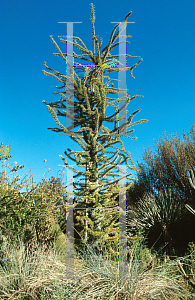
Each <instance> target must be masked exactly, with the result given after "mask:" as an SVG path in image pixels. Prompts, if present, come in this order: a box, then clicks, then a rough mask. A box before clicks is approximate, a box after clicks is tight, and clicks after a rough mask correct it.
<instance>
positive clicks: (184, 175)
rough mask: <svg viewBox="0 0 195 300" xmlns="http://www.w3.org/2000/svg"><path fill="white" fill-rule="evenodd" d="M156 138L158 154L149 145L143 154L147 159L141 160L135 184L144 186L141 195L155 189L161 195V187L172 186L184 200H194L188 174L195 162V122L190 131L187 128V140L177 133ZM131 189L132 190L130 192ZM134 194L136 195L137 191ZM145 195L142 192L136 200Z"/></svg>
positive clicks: (184, 135)
mask: <svg viewBox="0 0 195 300" xmlns="http://www.w3.org/2000/svg"><path fill="white" fill-rule="evenodd" d="M164 135H165V138H164V140H163V139H160V140H159V142H156V145H157V147H156V152H157V154H155V153H154V154H152V151H151V150H150V149H149V150H148V151H145V153H144V155H143V161H144V162H143V163H138V162H137V163H138V173H137V177H138V181H137V182H136V183H135V186H136V187H137V190H138V187H139V188H140V196H141V195H143V191H144V192H145V193H149V192H152V193H153V194H155V195H157V194H158V193H159V192H160V191H163V190H165V189H167V188H171V189H172V190H174V191H176V192H177V194H178V196H179V197H180V198H181V199H183V201H184V202H187V201H191V200H192V198H193V197H194V196H195V195H194V191H193V189H192V188H191V186H190V184H189V179H188V174H189V171H190V169H192V168H193V166H194V165H195V133H194V128H193V126H192V127H191V130H190V135H191V138H190V137H189V134H186V133H185V131H184V132H183V142H181V141H180V139H179V138H178V137H177V133H176V132H175V135H172V134H171V135H170V138H168V136H167V135H166V134H165V133H164ZM130 193H131V192H130ZM131 194H132V198H133V192H132V193H131ZM138 198H141V197H139V196H138V194H137V197H136V198H134V200H136V199H137V200H138Z"/></svg>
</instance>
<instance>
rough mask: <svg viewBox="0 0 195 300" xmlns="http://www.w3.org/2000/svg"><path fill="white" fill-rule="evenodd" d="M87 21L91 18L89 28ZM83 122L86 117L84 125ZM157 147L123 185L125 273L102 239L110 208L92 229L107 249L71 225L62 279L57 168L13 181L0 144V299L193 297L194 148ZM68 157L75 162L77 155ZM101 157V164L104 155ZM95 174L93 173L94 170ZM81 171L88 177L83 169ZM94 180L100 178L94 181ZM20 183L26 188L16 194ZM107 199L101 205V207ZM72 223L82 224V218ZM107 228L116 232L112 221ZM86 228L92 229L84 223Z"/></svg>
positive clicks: (61, 192) (62, 190) (114, 248)
mask: <svg viewBox="0 0 195 300" xmlns="http://www.w3.org/2000/svg"><path fill="white" fill-rule="evenodd" d="M93 19H94V12H93V10H92V20H93ZM126 19H127V17H126ZM93 25H94V24H93V22H92V28H93V30H94V26H93ZM116 28H117V27H115V29H116ZM113 35H114V31H113ZM94 36H95V33H94V31H93V37H94ZM115 37H116V35H115ZM110 41H111V39H110ZM112 41H113V40H112ZM96 42H97V40H96ZM94 45H95V44H94ZM96 45H98V43H96ZM110 45H111V44H110ZM110 45H109V47H110ZM109 47H108V48H107V50H106V51H107V53H108V51H109ZM94 48H95V46H94ZM97 48H98V47H97ZM99 48H100V45H99ZM102 63H103V62H102ZM131 70H132V69H131ZM101 71H102V70H101V68H100V73H101ZM98 72H99V71H98ZM92 73H93V71H92ZM58 75H59V74H58ZM97 77H98V76H97ZM90 78H91V79H92V77H90ZM91 79H90V80H91ZM90 80H89V86H90V89H91V90H92V91H93V92H94V93H95V87H96V88H98V86H99V87H100V86H101V84H100V82H98V81H97V82H93V81H90ZM93 84H94V85H93ZM98 84H99V85H98ZM93 88H94V90H93ZM90 97H91V98H90ZM90 97H89V98H90V99H91V100H90V101H92V100H94V98H93V95H90ZM97 98H98V97H97ZM92 102H93V101H92ZM96 104H98V103H96ZM100 104H101V103H100ZM103 104H104V105H105V102H103ZM100 106H101V105H100ZM100 106H98V105H97V106H96V107H95V109H96V110H97V109H98V108H100ZM50 111H51V112H52V114H53V116H54V117H56V115H55V112H56V110H55V109H53V110H52V108H51V109H50ZM89 116H90V114H89ZM103 118H104V114H103ZM56 120H57V117H56ZM89 120H90V118H89ZM102 120H103V119H102ZM96 121H97V119H96ZM58 125H59V123H58ZM89 125H90V122H89V124H88V128H89V127H90V126H89ZM131 125H132V124H131ZM96 126H97V122H96ZM60 127H61V129H62V130H64V127H63V126H60ZM85 134H86V136H87V133H85ZM108 136H109V135H108ZM100 137H101V136H100ZM111 137H112V136H111ZM93 138H94V137H93ZM117 138H118V139H119V137H117ZM92 141H93V139H92ZM175 141H176V140H175ZM186 141H187V140H186ZM88 142H89V140H88ZM106 142H107V139H106V137H105V144H106ZM85 143H86V141H85ZM99 144H100V143H99ZM99 144H98V146H99ZM106 145H107V146H108V145H109V142H108V143H107V144H106ZM105 148H106V147H105ZM159 149H160V151H159V152H158V153H160V155H159V156H155V159H152V156H151V153H150V154H148V159H146V161H147V162H148V165H149V167H148V169H147V168H145V167H144V165H142V166H141V167H140V169H139V174H138V182H137V183H134V185H132V186H131V188H130V190H129V194H128V212H127V216H128V219H129V222H128V224H127V234H128V236H127V241H128V249H127V250H128V251H127V261H128V265H127V274H126V276H124V277H123V278H119V274H118V236H114V237H113V236H111V237H108V236H109V232H108V230H109V229H110V228H111V226H110V225H111V223H112V221H113V220H114V221H116V220H117V218H118V211H117V212H116V211H115V212H114V211H113V212H112V215H111V214H108V215H107V212H105V215H104V218H102V219H101V218H100V216H101V213H100V212H98V213H97V216H96V217H97V218H96V221H97V223H96V224H97V226H98V225H100V226H101V230H102V232H104V237H105V236H106V235H107V240H109V243H108V244H109V245H110V247H109V248H108V247H104V248H103V247H101V249H100V250H101V251H100V252H98V251H95V250H94V248H92V247H91V246H90V244H89V243H86V242H85V240H84V238H83V237H82V236H81V234H80V233H81V231H80V233H79V231H77V229H76V228H75V231H76V232H77V234H78V235H79V236H80V243H79V244H77V247H75V249H74V268H75V269H74V278H71V279H68V278H67V273H66V242H67V239H66V235H65V231H66V222H65V220H66V203H65V202H66V198H67V195H68V191H67V190H66V186H64V184H63V181H62V177H63V172H62V173H61V177H56V178H55V177H54V176H53V177H52V178H51V179H50V180H49V181H48V180H47V176H48V174H46V176H45V173H44V175H43V179H42V181H41V182H40V183H38V184H36V183H35V182H34V181H33V177H32V176H31V175H30V178H28V177H27V175H25V177H24V178H23V179H22V180H21V178H20V177H19V176H16V173H17V171H18V170H19V169H22V168H23V166H22V165H18V164H17V163H16V162H15V166H14V167H10V165H9V158H10V157H11V156H10V155H9V152H10V148H9V146H4V144H3V143H1V147H0V160H1V162H2V167H3V168H4V170H3V172H1V178H0V299H10V300H11V299H21V300H22V299H24V300H32V299H35V300H36V299H41V300H44V299H75V300H77V299H78V300H82V299H97V300H98V299H99V300H106V299H108V300H122V299H130V300H136V299H159V300H161V299H174V300H177V299H178V300H179V299H184V300H189V299H192V300H193V299H195V291H194V289H195V241H193V236H192V235H191V236H190V230H189V228H193V223H194V206H193V200H194V198H193V197H194V194H193V193H194V191H195V189H194V187H195V179H194V173H193V171H192V169H193V168H192V166H193V165H194V161H195V160H194V156H193V155H194V145H193V144H191V143H190V142H188V143H186V144H185V145H182V146H181V145H180V144H179V142H177V143H176V149H177V153H176V152H174V143H173V140H171V141H170V142H169V141H168V140H167V141H166V143H165V142H164V143H161V144H160V146H159ZM104 150H105V149H104ZM71 152H72V153H73V152H74V151H71ZM94 153H95V152H94ZM97 153H98V151H97ZM85 154H86V153H85ZM75 158H76V156H75ZM86 158H87V159H86ZM88 158H90V159H91V157H89V156H88V155H87V154H86V157H85V159H86V160H85V161H84V162H85V163H87V166H89V165H88V163H90V162H96V163H98V162H99V161H98V159H97V160H96V159H95V158H94V157H93V160H90V159H88ZM145 158H147V155H146V156H145ZM64 161H65V159H64ZM76 161H77V162H82V159H80V161H79V160H77V159H76ZM44 162H45V163H46V160H44ZM104 162H105V163H106V162H107V163H108V162H109V159H107V158H106V159H105V161H104ZM7 168H8V169H9V171H8V172H6V169H7ZM96 171H97V173H98V172H99V169H98V168H97V169H96ZM188 171H190V174H191V178H187V179H188V180H189V182H188V181H187V180H186V176H187V172H188ZM45 172H46V169H45ZM86 172H87V170H86ZM152 172H153V173H152ZM185 172H186V173H185ZM87 174H88V175H91V172H90V173H87ZM98 174H99V173H98ZM98 174H96V175H98ZM152 174H153V176H152ZM169 174H170V179H169ZM11 177H13V178H11ZM93 179H94V178H91V179H90V180H89V182H90V181H92V182H93ZM96 179H97V176H96V177H95V180H96ZM99 179H100V181H99V183H100V182H101V179H102V178H101V177H100V178H98V180H99ZM174 180H175V181H174ZM161 181H162V182H161ZM95 182H96V181H95ZM24 187H25V188H26V191H25V192H21V189H22V188H24ZM85 188H86V187H85ZM88 188H89V190H90V191H91V192H92V191H93V192H94V195H96V196H97V198H95V199H96V200H97V199H103V200H104V197H103V196H102V195H103V194H101V193H100V191H97V190H96V187H95V188H94V189H91V188H90V185H88ZM113 188H114V193H113V191H112V189H113ZM127 188H128V185H127V186H126V189H127ZM89 190H88V189H86V190H85V189H83V193H84V194H85V196H87V198H88V199H92V198H93V197H90V194H89V193H88V191H89ZM118 191H119V186H118V183H117V181H116V182H114V183H112V185H109V186H108V190H107V194H108V195H112V196H113V195H114V194H115V196H116V194H117V193H118ZM187 196H188V197H187ZM185 197H186V198H185ZM112 200H113V202H108V203H109V205H110V204H114V203H115V202H114V200H115V201H116V199H114V197H113V198H112V197H111V198H109V201H112ZM117 200H118V199H117ZM186 201H187V202H188V204H186ZM94 203H95V202H94ZM108 203H107V202H102V205H103V204H104V205H107V204H108ZM88 204H89V203H88ZM189 204H190V205H189ZM94 215H95V214H94ZM77 216H79V214H78V215H77ZM78 220H79V218H78ZM80 220H81V221H82V220H88V221H89V222H90V218H89V217H88V218H80ZM91 221H92V219H91ZM106 222H108V223H106ZM116 224H117V222H116ZM116 224H115V225H116ZM83 225H84V224H83ZM112 225H113V224H112ZM186 228H188V232H187V231H185V229H186ZM112 229H113V231H114V233H115V232H117V229H116V228H114V226H113V227H112ZM88 231H89V232H92V231H90V230H89V227H88ZM187 233H189V235H188V236H187V238H186V234H187ZM161 235H162V238H161ZM160 238H161V240H160ZM112 240H113V242H112ZM97 241H100V246H103V245H104V244H103V242H102V240H101V238H100V237H98V238H97ZM155 244H156V245H157V246H155ZM167 245H168V247H169V249H168V251H167V248H166V247H167ZM182 245H184V246H182ZM173 255H174V257H173Z"/></svg>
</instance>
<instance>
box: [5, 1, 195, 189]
mask: <svg viewBox="0 0 195 300" xmlns="http://www.w3.org/2000/svg"><path fill="white" fill-rule="evenodd" d="M90 3H91V1H87V0H85V1H78V0H74V1H66V0H64V1H62V0H55V1H54V0H47V1H38V0H33V1H32V0H28V1H26V0H17V1H15V0H9V1H1V4H0V28H1V47H0V60H1V64H0V65H1V72H0V99H1V109H0V142H3V143H4V144H5V145H10V146H11V148H12V150H11V155H13V158H12V159H10V163H14V161H17V163H18V164H19V165H21V164H23V165H25V168H24V169H23V170H21V171H18V173H17V174H19V175H22V174H26V173H28V172H29V171H30V167H31V172H32V174H33V176H34V180H35V181H36V182H37V183H38V182H39V181H41V179H42V177H43V173H44V170H45V163H44V162H43V160H44V159H46V160H47V168H50V169H51V171H50V172H49V176H48V179H49V178H51V176H57V172H58V171H59V170H60V169H62V168H63V167H62V165H63V161H62V160H61V158H60V157H59V154H61V155H63V156H65V155H64V151H65V150H67V148H70V149H73V150H80V147H78V145H77V144H76V143H75V142H74V141H72V140H71V139H70V138H69V137H67V136H58V135H57V133H55V132H53V131H51V130H48V129H47V128H48V127H57V126H56V124H55V122H54V121H53V118H52V116H51V115H50V113H49V112H48V111H47V109H46V106H45V104H43V103H42V100H45V101H46V102H51V101H57V100H59V97H58V96H56V95H54V94H53V91H54V90H56V89H55V87H56V85H58V82H57V81H56V80H55V79H54V78H52V77H49V76H45V75H44V74H43V72H42V70H43V69H45V68H44V66H43V62H44V61H46V62H47V65H48V66H49V67H50V68H52V69H55V70H59V71H63V70H64V74H66V65H65V63H64V61H63V60H62V59H61V58H59V57H55V56H54V55H53V52H56V49H55V47H54V45H53V44H52V42H51V40H50V35H53V38H54V39H55V40H56V42H57V43H58V45H59V46H60V47H61V49H62V50H63V52H65V50H66V49H65V44H63V43H61V42H60V41H59V38H58V35H66V24H59V23H58V21H77V22H79V21H80V22H82V24H76V25H74V35H75V36H79V37H80V38H81V39H82V40H83V41H84V43H85V44H86V45H87V47H88V48H89V49H90V50H92V42H91V22H90V14H91V12H90ZM93 3H94V5H95V15H96V20H95V31H96V34H97V35H99V36H100V37H103V47H104V46H105V45H107V43H108V40H109V37H110V34H111V31H112V29H113V27H114V26H115V24H112V23H111V22H114V21H118V22H119V21H121V22H122V21H124V18H125V16H126V15H127V14H128V12H130V11H133V13H132V15H131V16H130V18H129V19H128V21H135V23H134V24H128V25H127V34H128V35H131V36H132V38H130V39H128V40H129V41H130V42H131V43H130V44H128V45H127V53H128V54H131V55H137V56H139V55H140V56H141V57H142V58H143V61H142V63H141V64H140V65H139V66H138V67H137V68H136V69H134V72H133V74H134V76H135V79H132V78H131V77H130V74H129V71H128V72H127V88H128V89H129V91H128V93H129V94H130V95H134V94H142V95H144V98H139V97H138V98H137V99H135V100H133V101H132V102H131V103H130V104H129V106H128V110H129V113H128V116H129V114H130V113H132V112H133V111H135V110H136V109H138V108H139V107H140V108H141V112H140V113H138V114H137V115H136V117H135V118H134V119H133V121H138V120H140V119H148V120H149V122H148V123H143V124H139V125H136V126H135V127H134V128H135V135H136V136H137V137H138V139H137V140H131V139H128V138H125V137H124V138H122V141H123V142H124V146H125V150H126V151H129V152H130V153H131V155H132V159H133V161H134V163H135V164H136V165H137V161H140V160H141V158H142V154H143V153H144V149H148V147H149V148H150V149H151V150H152V151H154V145H155V140H159V138H160V136H163V132H164V131H166V133H167V134H169V133H174V130H176V132H177V133H178V135H179V136H180V137H182V135H183V130H186V131H187V132H188V131H189V129H190V127H191V125H193V124H194V123H195V122H194V120H195V105H194V104H195V96H194V95H195V84H194V70H195V58H194V53H195V39H194V36H195V18H194V11H195V2H194V1H192V0H179V1H174V0H172V1H168V0H162V1H157V0H150V1H145V0H142V1H141V0H134V1H125V0H121V1H116V0H112V1H102V0H98V1H93ZM76 50H77V48H76V47H75V51H76ZM117 51H118V50H117ZM76 52H77V53H78V51H76ZM137 61H138V60H136V59H135V62H137ZM131 62H132V60H131V61H129V60H127V65H128V66H131V65H132V63H131ZM133 62H134V61H133ZM113 74H114V73H113ZM116 76H117V75H116ZM111 77H112V75H111ZM113 78H117V77H114V76H113ZM61 122H63V124H64V125H66V120H65V119H64V121H62V120H61ZM190 123H191V125H190ZM110 128H113V127H110ZM118 146H120V145H119V144H118ZM68 162H70V163H71V164H72V161H70V160H68ZM134 174H135V173H134ZM134 177H136V176H135V175H134Z"/></svg>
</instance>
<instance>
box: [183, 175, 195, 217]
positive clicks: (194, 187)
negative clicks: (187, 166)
mask: <svg viewBox="0 0 195 300" xmlns="http://www.w3.org/2000/svg"><path fill="white" fill-rule="evenodd" d="M190 174H191V177H192V178H190V177H189V182H190V185H191V187H192V188H193V189H194V190H195V177H194V172H193V170H190ZM185 207H186V208H187V209H188V210H189V211H190V212H191V213H192V214H194V215H195V210H194V209H193V208H192V207H191V206H190V205H188V204H186V205H185Z"/></svg>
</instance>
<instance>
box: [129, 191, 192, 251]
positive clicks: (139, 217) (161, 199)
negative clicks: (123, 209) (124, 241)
mask: <svg viewBox="0 0 195 300" xmlns="http://www.w3.org/2000/svg"><path fill="white" fill-rule="evenodd" d="M184 207H185V204H184V202H183V200H181V199H179V198H178V196H177V194H176V193H175V192H173V190H172V189H171V188H168V189H167V190H164V191H161V192H159V193H158V194H157V195H154V194H151V193H148V194H146V195H145V196H144V197H143V198H142V199H141V200H140V201H139V202H138V204H137V207H136V209H134V211H133V214H131V216H129V215H127V227H128V231H130V232H131V231H137V230H140V229H141V230H144V234H147V239H148V246H149V247H152V246H154V249H158V250H159V249H160V247H161V246H166V245H169V250H170V249H171V250H173V248H175V247H177V246H179V245H178V242H180V241H179V235H180V239H182V236H183V235H184V236H185V224H187V223H186V220H187V219H189V218H188V216H187V214H186V212H185V209H184ZM188 215H189V214H188ZM186 226H187V225H186ZM186 229H187V228H186ZM183 242H184V240H183ZM184 244H185V242H184ZM166 249H168V247H166ZM169 250H168V251H169Z"/></svg>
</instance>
